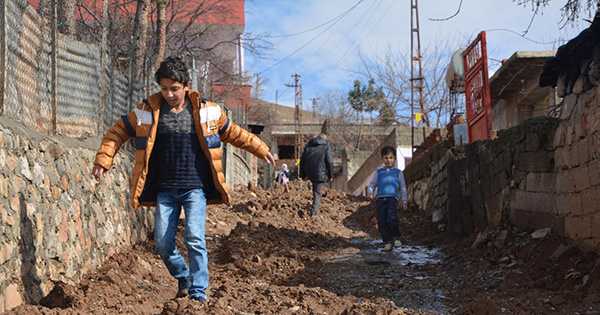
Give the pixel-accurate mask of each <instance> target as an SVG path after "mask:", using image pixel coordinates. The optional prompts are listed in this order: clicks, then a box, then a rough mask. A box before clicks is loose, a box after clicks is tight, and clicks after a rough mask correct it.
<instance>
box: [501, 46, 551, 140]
mask: <svg viewBox="0 0 600 315" xmlns="http://www.w3.org/2000/svg"><path fill="white" fill-rule="evenodd" d="M555 53H556V51H555V50H550V51H517V52H515V53H514V54H513V55H512V56H511V57H510V58H509V59H507V60H505V61H503V63H502V66H501V67H500V69H498V70H497V71H496V72H495V73H494V75H492V77H491V78H490V96H491V101H492V129H494V130H497V129H507V128H510V127H513V126H516V125H518V124H519V123H521V122H523V121H525V120H526V119H528V118H531V117H536V116H546V115H547V114H548V113H549V112H550V111H551V110H552V109H553V108H554V107H555V106H556V104H558V103H559V102H560V100H557V97H556V93H555V89H554V88H552V87H540V86H539V78H540V74H541V73H542V68H543V65H544V63H545V62H546V60H547V59H548V57H550V56H554V54H555Z"/></svg>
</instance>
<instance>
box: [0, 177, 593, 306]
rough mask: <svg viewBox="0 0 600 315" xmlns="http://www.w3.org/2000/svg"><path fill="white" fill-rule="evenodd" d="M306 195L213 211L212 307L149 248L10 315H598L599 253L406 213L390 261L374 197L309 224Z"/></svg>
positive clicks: (325, 212) (332, 201)
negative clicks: (184, 288)
mask: <svg viewBox="0 0 600 315" xmlns="http://www.w3.org/2000/svg"><path fill="white" fill-rule="evenodd" d="M310 198H311V192H310V190H309V189H308V186H307V183H306V182H299V181H294V182H291V183H290V192H289V193H284V191H283V189H282V188H281V187H276V188H273V189H271V190H268V191H263V190H262V189H260V188H259V187H254V186H250V187H238V188H237V190H236V192H235V193H234V194H233V200H234V202H233V204H232V205H231V206H209V208H208V210H207V212H208V215H207V223H206V229H207V245H208V249H209V271H210V276H211V279H210V288H209V292H208V297H209V300H208V302H206V303H203V304H200V303H198V302H195V301H190V300H189V299H187V298H179V299H175V298H174V296H175V294H176V291H177V283H176V281H175V280H174V279H173V278H172V277H171V276H170V275H169V274H168V272H167V270H166V268H165V267H164V265H163V263H162V261H161V260H160V258H159V257H158V256H157V255H156V254H154V252H153V244H152V243H148V244H142V245H139V246H136V247H135V248H132V249H131V250H129V251H127V252H122V253H119V254H116V255H114V256H113V257H111V258H110V260H109V261H107V262H106V263H105V264H104V265H103V266H102V268H100V269H99V270H97V271H96V272H94V273H91V274H88V275H86V276H85V277H84V279H83V280H82V281H81V282H80V283H78V284H77V285H67V284H64V283H58V284H57V285H56V287H55V290H53V292H51V293H50V294H49V295H48V296H47V297H46V298H45V299H44V300H42V301H41V303H40V305H24V306H20V307H18V308H16V309H14V310H12V311H10V312H7V314H204V313H206V314H447V313H450V314H575V313H579V314H600V295H599V294H598V292H599V290H598V289H599V287H600V260H599V259H598V256H597V255H594V254H584V253H581V252H579V251H578V250H576V249H573V248H569V249H568V250H567V251H566V252H565V253H564V254H563V255H562V256H560V255H557V254H555V251H556V249H557V248H559V246H561V245H565V244H566V243H564V241H563V240H562V239H561V238H560V237H558V236H556V235H548V236H546V237H544V238H542V239H540V240H533V239H532V237H531V232H532V231H520V230H517V229H515V228H513V227H502V228H498V229H495V230H490V231H484V232H482V233H481V235H479V237H477V236H478V235H477V234H474V235H471V236H468V237H458V236H455V235H452V234H449V233H447V232H443V231H441V230H440V229H439V228H442V227H440V226H438V225H437V224H432V223H430V221H429V219H428V218H426V217H425V216H424V215H423V213H421V212H420V211H418V210H415V209H412V208H411V209H409V210H407V211H404V212H401V213H400V218H401V223H400V226H401V227H400V229H401V232H402V242H403V243H404V246H403V247H400V248H397V249H395V250H394V251H393V252H391V253H385V252H382V251H381V241H380V240H379V238H378V233H377V229H376V222H375V217H374V216H375V207H374V204H373V203H372V202H371V200H369V199H367V198H362V197H354V196H350V195H347V194H345V193H342V192H339V191H335V190H328V189H325V190H324V196H323V201H322V207H321V211H320V214H321V216H320V217H318V218H310V217H309V211H310V210H309V209H310V202H311V199H310ZM181 233H182V231H181V228H180V231H179V237H178V244H179V248H180V250H181V251H182V253H184V255H185V247H184V246H183V242H182V238H181ZM553 254H554V256H555V257H554V258H552V259H551V258H550V257H551V256H552V255H553ZM556 256H558V257H556Z"/></svg>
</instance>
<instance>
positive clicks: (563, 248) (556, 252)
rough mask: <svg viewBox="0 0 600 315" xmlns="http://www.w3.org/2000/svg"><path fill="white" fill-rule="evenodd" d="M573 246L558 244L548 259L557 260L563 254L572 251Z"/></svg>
mask: <svg viewBox="0 0 600 315" xmlns="http://www.w3.org/2000/svg"><path fill="white" fill-rule="evenodd" d="M575 248H576V247H575V246H573V245H563V244H561V245H559V246H558V247H557V248H556V250H554V253H552V255H551V256H550V260H553V261H557V260H560V259H562V258H563V257H564V256H565V255H567V254H568V253H570V252H572V251H573V250H575Z"/></svg>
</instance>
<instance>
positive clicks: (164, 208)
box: [154, 189, 208, 299]
mask: <svg viewBox="0 0 600 315" xmlns="http://www.w3.org/2000/svg"><path fill="white" fill-rule="evenodd" d="M181 206H183V210H184V211H185V244H186V246H187V250H188V260H189V262H190V267H189V269H188V265H187V263H186V262H185V259H184V258H183V257H182V256H181V254H180V253H179V251H178V250H177V245H176V244H175V234H176V233H177V225H178V221H179V215H180V214H181ZM205 219H206V196H205V195H204V191H202V189H191V190H186V189H163V190H161V191H159V192H158V196H157V206H156V214H155V221H154V241H155V242H156V251H157V252H158V254H159V255H160V257H161V258H162V260H163V261H164V263H165V265H166V266H167V269H168V270H169V273H171V275H172V276H173V277H175V278H176V279H177V280H181V279H189V280H190V281H191V286H190V288H189V290H188V292H189V295H190V296H201V297H203V298H205V299H206V293H205V291H206V288H207V287H208V257H207V251H206V240H205V238H204V232H205V230H204V225H205Z"/></svg>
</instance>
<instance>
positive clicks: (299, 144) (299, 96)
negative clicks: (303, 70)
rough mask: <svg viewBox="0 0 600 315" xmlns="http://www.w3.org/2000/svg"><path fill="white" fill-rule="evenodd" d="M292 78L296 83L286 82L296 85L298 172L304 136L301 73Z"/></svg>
mask: <svg viewBox="0 0 600 315" xmlns="http://www.w3.org/2000/svg"><path fill="white" fill-rule="evenodd" d="M292 78H294V84H293V85H292V84H286V85H285V86H287V87H294V89H295V97H294V105H295V111H294V128H295V136H296V141H295V150H294V159H296V164H297V167H298V174H299V173H300V161H299V159H300V149H301V148H302V145H303V142H304V141H303V138H304V137H303V136H302V111H301V108H302V85H301V84H298V81H299V80H300V75H299V74H293V75H292Z"/></svg>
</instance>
